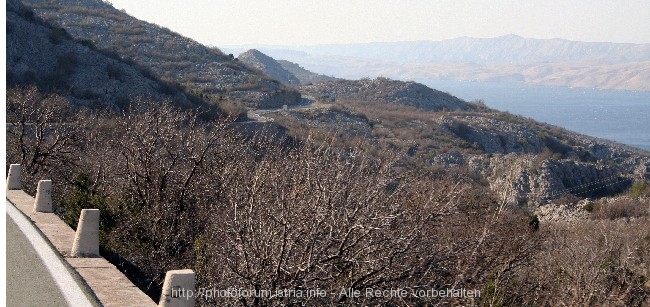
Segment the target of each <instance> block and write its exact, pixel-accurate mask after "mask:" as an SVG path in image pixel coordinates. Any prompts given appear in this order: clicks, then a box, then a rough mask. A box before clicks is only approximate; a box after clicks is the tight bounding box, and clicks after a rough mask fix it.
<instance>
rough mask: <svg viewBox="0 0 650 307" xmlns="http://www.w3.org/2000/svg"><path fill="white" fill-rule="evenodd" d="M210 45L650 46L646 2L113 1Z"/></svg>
mask: <svg viewBox="0 0 650 307" xmlns="http://www.w3.org/2000/svg"><path fill="white" fill-rule="evenodd" d="M111 2H112V3H113V5H114V6H115V7H117V8H119V9H125V10H126V12H127V13H129V14H131V15H133V16H135V17H137V18H139V19H143V20H146V21H149V22H154V23H156V24H159V25H162V26H165V27H168V28H170V29H172V30H174V31H176V32H179V33H181V34H183V35H185V36H189V37H191V38H193V39H195V40H197V41H199V42H201V43H204V44H212V45H217V46H219V45H235V44H258V45H261V44H280V45H308V44H323V43H351V42H381V41H412V40H441V39H448V38H456V37H460V36H471V37H495V36H499V35H504V34H517V35H521V36H526V37H533V38H557V37H559V38H565V39H570V40H580V41H607V42H629V43H650V0H621V1H611V0H608V1H604V0H472V1H470V0H399V1H398V0H327V1H316V0H276V1H271V0H189V1H180V0H137V1H134V0H111Z"/></svg>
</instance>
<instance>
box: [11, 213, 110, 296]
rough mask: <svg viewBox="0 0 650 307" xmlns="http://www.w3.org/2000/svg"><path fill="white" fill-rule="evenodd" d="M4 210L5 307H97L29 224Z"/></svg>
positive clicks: (24, 218) (54, 252)
mask: <svg viewBox="0 0 650 307" xmlns="http://www.w3.org/2000/svg"><path fill="white" fill-rule="evenodd" d="M6 206H7V213H6V214H7V225H6V228H7V242H6V253H7V254H6V255H7V293H6V295H7V306H11V307H13V306H18V307H21V306H99V304H98V303H97V302H96V301H95V300H94V299H92V295H89V294H88V289H86V287H84V286H80V282H79V280H77V278H78V277H73V276H74V275H73V274H71V273H70V271H69V268H68V267H67V266H66V265H64V262H63V259H61V257H60V255H59V254H58V252H57V251H55V250H53V249H52V247H51V246H50V245H49V244H48V242H47V241H46V240H45V239H44V238H43V237H42V235H41V234H40V232H38V231H37V230H36V228H35V227H34V225H33V224H32V223H31V221H29V220H28V219H27V218H26V217H25V216H24V215H22V213H20V212H19V211H18V209H16V208H15V207H14V206H13V205H12V204H11V203H9V202H6ZM89 297H91V299H89Z"/></svg>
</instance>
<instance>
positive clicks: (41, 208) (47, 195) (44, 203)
mask: <svg viewBox="0 0 650 307" xmlns="http://www.w3.org/2000/svg"><path fill="white" fill-rule="evenodd" d="M34 212H46V213H52V212H53V211H52V180H41V181H39V182H38V188H36V199H35V200H34Z"/></svg>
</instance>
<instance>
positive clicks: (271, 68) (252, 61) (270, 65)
mask: <svg viewBox="0 0 650 307" xmlns="http://www.w3.org/2000/svg"><path fill="white" fill-rule="evenodd" d="M237 59H238V60H239V61H240V62H242V63H244V64H246V65H248V66H250V67H253V68H255V69H258V70H260V71H261V72H263V73H264V74H265V75H267V76H269V77H271V78H273V79H275V80H278V81H280V82H282V83H284V84H298V83H300V80H298V78H296V76H294V75H293V74H292V73H290V72H288V71H287V70H285V69H284V67H282V65H280V63H278V62H277V61H275V60H274V59H273V58H271V57H269V56H267V55H266V54H264V53H261V52H259V51H258V50H256V49H251V50H248V51H246V52H244V53H242V54H240V55H239V56H238V57H237Z"/></svg>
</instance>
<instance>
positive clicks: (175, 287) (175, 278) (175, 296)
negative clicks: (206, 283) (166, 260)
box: [158, 269, 197, 307]
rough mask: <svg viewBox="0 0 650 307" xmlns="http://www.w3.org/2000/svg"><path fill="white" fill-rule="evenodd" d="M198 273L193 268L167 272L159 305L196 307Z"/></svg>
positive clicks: (163, 306)
mask: <svg viewBox="0 0 650 307" xmlns="http://www.w3.org/2000/svg"><path fill="white" fill-rule="evenodd" d="M195 286H196V274H195V273H194V271H192V270H189V269H188V270H172V271H167V274H165V283H164V284H163V289H162V294H161V295H160V302H159V303H158V306H159V307H194V305H195V303H196V295H197V293H196V288H195Z"/></svg>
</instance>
